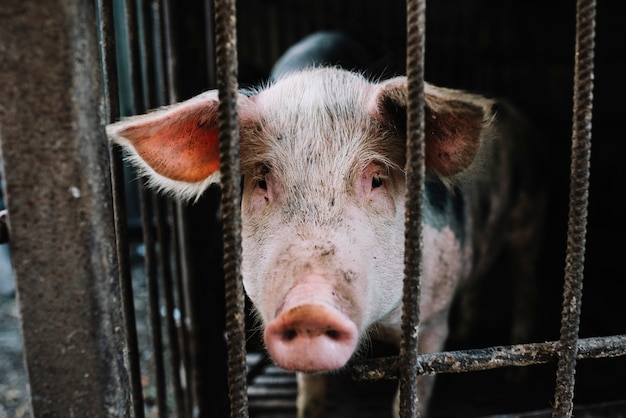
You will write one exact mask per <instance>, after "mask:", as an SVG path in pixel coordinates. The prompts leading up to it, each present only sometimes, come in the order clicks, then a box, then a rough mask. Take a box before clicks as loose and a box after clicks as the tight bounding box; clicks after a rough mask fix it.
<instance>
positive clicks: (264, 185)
mask: <svg viewBox="0 0 626 418" xmlns="http://www.w3.org/2000/svg"><path fill="white" fill-rule="evenodd" d="M256 185H257V186H258V187H259V188H260V189H263V190H267V180H265V178H261V179H258V180H257V182H256Z"/></svg>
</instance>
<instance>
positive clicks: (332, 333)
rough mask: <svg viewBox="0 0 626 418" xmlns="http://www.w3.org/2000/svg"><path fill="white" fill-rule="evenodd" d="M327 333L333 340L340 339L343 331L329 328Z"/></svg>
mask: <svg viewBox="0 0 626 418" xmlns="http://www.w3.org/2000/svg"><path fill="white" fill-rule="evenodd" d="M325 334H326V336H327V337H328V338H330V339H331V340H339V338H340V337H341V333H340V332H339V331H336V330H334V329H329V330H328V331H326V332H325Z"/></svg>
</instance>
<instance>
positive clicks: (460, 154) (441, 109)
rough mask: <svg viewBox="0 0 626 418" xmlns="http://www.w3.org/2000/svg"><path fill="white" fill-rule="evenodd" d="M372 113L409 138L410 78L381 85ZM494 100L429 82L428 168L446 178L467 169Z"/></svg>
mask: <svg viewBox="0 0 626 418" xmlns="http://www.w3.org/2000/svg"><path fill="white" fill-rule="evenodd" d="M377 87H378V90H377V92H376V94H375V98H374V101H373V103H372V105H371V106H370V113H372V114H373V116H374V117H375V118H376V119H377V120H378V121H379V122H381V123H382V124H383V125H385V126H388V127H390V128H391V129H394V130H395V131H397V134H398V135H399V136H401V137H403V138H406V110H407V105H408V92H407V82H406V77H397V78H393V79H390V80H388V81H385V82H383V83H381V84H378V85H377ZM491 107H492V101H491V100H489V99H486V98H483V97H481V96H477V95H472V94H468V93H465V92H462V91H458V90H451V89H444V88H440V87H435V86H433V85H431V84H428V83H426V85H425V87H424V136H425V138H424V142H425V144H424V148H425V150H424V152H425V157H426V169H431V170H433V171H435V172H436V173H437V174H439V175H440V176H443V177H448V176H453V175H455V174H458V173H459V172H461V171H463V170H465V169H467V168H468V167H469V166H470V164H471V163H472V162H473V161H474V158H475V156H476V153H477V152H478V149H479V148H480V144H481V141H482V134H483V128H484V127H485V126H486V125H487V124H489V123H490V122H491Z"/></svg>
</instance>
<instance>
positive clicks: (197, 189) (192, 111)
mask: <svg viewBox="0 0 626 418" xmlns="http://www.w3.org/2000/svg"><path fill="white" fill-rule="evenodd" d="M250 104H251V100H250V99H249V98H247V97H245V96H243V95H241V94H240V95H239V97H238V109H239V116H240V120H242V119H245V118H247V117H249V116H250V112H249V111H248V110H249V109H250V108H251V106H250ZM217 106H218V97H217V91H215V90H213V91H209V92H206V93H203V94H200V95H198V96H196V97H194V98H191V99H189V100H187V101H184V102H181V103H177V104H174V105H170V106H166V107H163V108H161V109H158V110H155V111H152V112H149V113H147V114H145V115H137V116H132V117H129V118H126V119H124V120H122V121H120V122H116V123H113V124H111V125H108V126H107V127H106V131H107V135H108V136H109V139H110V140H111V141H113V142H115V143H117V144H119V145H121V146H122V147H124V149H125V150H126V151H128V155H129V159H130V160H131V161H132V162H133V164H134V165H135V166H136V167H137V168H138V170H139V173H140V174H141V175H144V176H146V177H147V178H148V180H149V185H150V186H152V187H156V188H158V189H160V190H161V191H165V192H169V193H171V194H173V195H174V196H175V197H178V198H182V199H190V198H194V197H196V198H197V197H198V196H199V195H200V194H201V193H202V192H203V191H204V190H205V189H206V188H207V187H208V186H209V185H210V184H212V183H217V182H219V167H220V164H219V141H218V111H217Z"/></svg>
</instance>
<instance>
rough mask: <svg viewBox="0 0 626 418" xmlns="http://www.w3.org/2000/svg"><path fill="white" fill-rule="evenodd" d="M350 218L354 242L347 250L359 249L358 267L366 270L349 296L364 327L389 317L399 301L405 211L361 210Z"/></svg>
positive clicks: (366, 208) (400, 209)
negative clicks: (355, 303) (351, 295)
mask: <svg viewBox="0 0 626 418" xmlns="http://www.w3.org/2000/svg"><path fill="white" fill-rule="evenodd" d="M398 203H400V202H398ZM351 218H352V222H353V225H354V229H353V231H354V237H355V238H354V239H353V242H351V243H350V244H349V246H351V247H353V248H360V251H359V259H360V260H359V261H358V264H359V265H361V266H362V267H363V268H364V269H365V271H364V272H363V274H360V275H358V276H355V280H354V282H353V283H352V288H353V290H352V292H353V293H354V294H355V295H357V296H356V297H355V299H358V302H357V303H358V305H359V306H360V307H361V308H360V309H362V311H363V312H362V315H363V323H364V324H365V325H366V326H367V325H371V324H373V323H374V322H377V321H378V320H379V319H380V318H383V317H385V316H388V315H389V314H390V313H391V312H392V311H393V310H394V309H395V308H397V306H398V305H399V304H400V303H401V301H402V277H403V274H402V271H403V255H404V247H403V245H404V244H403V242H404V241H403V237H404V234H403V231H404V223H403V222H404V209H403V207H402V206H401V205H400V206H397V205H395V206H394V208H393V210H381V209H380V207H376V208H373V207H371V206H366V207H365V208H363V207H360V208H355V209H354V210H353V212H352V216H351Z"/></svg>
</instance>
